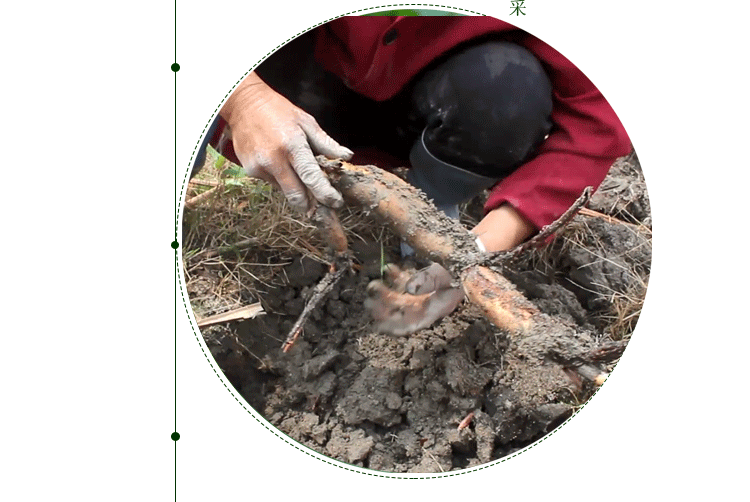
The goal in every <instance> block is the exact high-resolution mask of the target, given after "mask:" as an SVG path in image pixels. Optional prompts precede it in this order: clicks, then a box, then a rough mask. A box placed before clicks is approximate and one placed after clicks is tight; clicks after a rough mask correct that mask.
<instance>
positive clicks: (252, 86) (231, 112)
mask: <svg viewBox="0 0 750 502" xmlns="http://www.w3.org/2000/svg"><path fill="white" fill-rule="evenodd" d="M267 89H270V88H269V87H268V86H267V85H266V83H265V82H263V81H262V80H261V79H260V77H259V76H258V75H257V74H256V73H255V72H250V74H249V75H248V76H247V77H246V78H245V79H244V80H243V81H242V82H240V85H238V86H237V88H236V89H235V90H234V92H232V94H231V95H230V96H229V98H227V100H226V102H225V103H224V106H222V107H221V110H219V115H221V117H222V118H223V119H224V120H226V121H227V123H228V124H229V126H230V127H231V126H232V125H233V124H234V123H235V121H236V119H237V116H238V114H237V113H236V112H237V111H240V112H241V111H242V110H244V109H246V107H247V105H248V103H252V102H258V101H260V100H262V96H263V93H264V92H265V91H266V90H267Z"/></svg>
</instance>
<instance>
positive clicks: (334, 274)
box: [282, 205, 352, 352]
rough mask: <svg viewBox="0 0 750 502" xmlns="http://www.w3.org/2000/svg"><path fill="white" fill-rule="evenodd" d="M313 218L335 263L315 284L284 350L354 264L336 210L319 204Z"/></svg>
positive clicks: (285, 342)
mask: <svg viewBox="0 0 750 502" xmlns="http://www.w3.org/2000/svg"><path fill="white" fill-rule="evenodd" d="M311 218H312V220H313V221H314V222H315V225H317V227H318V229H319V230H320V231H321V232H322V233H323V236H324V237H325V239H326V240H327V241H328V243H329V245H330V247H331V252H332V254H333V263H332V264H331V269H330V271H329V272H328V273H327V274H326V276H325V277H323V280H322V281H320V282H319V283H318V284H317V285H316V286H315V289H314V290H313V293H312V295H311V296H310V299H309V300H307V303H306V304H305V308H304V309H303V310H302V314H300V316H299V318H298V319H297V322H295V323H294V326H292V329H291V330H290V331H289V335H288V336H287V337H286V340H285V341H284V345H283V346H282V350H283V351H284V352H287V351H289V349H291V348H292V346H293V345H294V342H295V341H296V340H297V338H299V335H300V333H301V332H302V328H303V327H304V326H305V322H306V321H307V318H308V317H310V314H312V311H313V310H314V309H315V307H317V305H318V303H320V302H321V301H322V300H323V298H325V296H326V295H327V294H328V293H329V292H330V291H331V290H332V289H333V287H334V286H335V285H336V283H338V282H339V280H340V279H341V278H342V277H343V276H344V274H345V273H346V271H347V270H349V269H350V268H351V264H352V263H351V255H350V254H349V245H348V243H347V240H346V234H345V233H344V228H343V227H342V226H341V222H340V221H339V217H338V215H337V214H336V211H334V210H333V209H331V208H330V207H326V206H323V205H318V206H317V207H316V208H315V210H314V212H313V214H312V215H311Z"/></svg>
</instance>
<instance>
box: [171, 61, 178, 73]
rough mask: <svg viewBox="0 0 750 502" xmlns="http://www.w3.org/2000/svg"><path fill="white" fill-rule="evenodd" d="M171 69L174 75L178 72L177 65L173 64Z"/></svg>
mask: <svg viewBox="0 0 750 502" xmlns="http://www.w3.org/2000/svg"><path fill="white" fill-rule="evenodd" d="M171 68H172V71H173V72H175V73H177V72H178V71H180V65H178V64H177V63H173V64H172V66H171Z"/></svg>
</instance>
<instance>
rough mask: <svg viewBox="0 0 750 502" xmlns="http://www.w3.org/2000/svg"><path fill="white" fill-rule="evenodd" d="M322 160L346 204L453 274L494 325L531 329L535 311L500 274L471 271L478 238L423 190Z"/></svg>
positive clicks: (514, 329)
mask: <svg viewBox="0 0 750 502" xmlns="http://www.w3.org/2000/svg"><path fill="white" fill-rule="evenodd" d="M318 160H319V162H320V163H321V165H322V166H323V167H324V168H325V169H326V170H327V171H328V172H329V174H331V178H332V180H333V182H334V185H335V186H336V187H337V188H338V189H339V190H340V191H341V193H342V194H343V195H344V197H345V198H346V199H347V200H350V201H352V202H354V203H356V204H358V205H360V206H363V207H365V208H368V209H370V210H371V211H373V212H374V213H376V214H377V215H379V216H380V217H381V218H382V219H383V220H384V221H385V222H386V224H388V226H390V227H391V229H392V230H393V231H394V232H395V233H397V234H398V235H399V236H400V237H401V238H403V239H404V240H406V241H407V242H408V243H409V245H410V246H412V247H413V248H414V249H415V250H416V251H417V252H418V253H420V254H422V255H424V256H427V257H429V258H430V259H431V260H434V261H436V262H438V263H440V264H441V265H443V266H444V267H446V268H447V269H450V270H452V271H453V272H454V274H456V275H457V276H458V277H459V278H460V279H461V283H462V285H463V288H464V291H465V292H466V294H467V297H468V298H469V300H470V301H471V302H472V303H474V304H475V305H477V306H479V307H480V308H481V309H482V311H483V312H484V314H485V316H486V317H487V318H488V319H489V320H490V321H491V322H492V323H493V324H495V325H496V326H497V327H499V328H501V329H504V330H506V331H508V332H510V333H511V334H521V333H524V332H526V331H527V330H528V329H529V328H530V327H531V325H532V324H533V321H532V318H533V317H534V316H535V315H537V314H538V310H537V309H536V307H534V305H533V304H532V303H531V302H529V301H528V300H527V299H526V298H525V297H524V296H523V295H522V294H520V293H519V292H518V291H517V290H516V289H515V287H514V286H513V285H512V284H511V283H510V281H508V280H507V279H505V278H504V277H502V276H501V275H500V274H498V273H496V272H493V271H492V270H490V269H488V268H486V267H481V266H477V265H471V264H472V263H477V262H479V261H480V253H479V250H478V249H477V246H476V244H475V242H474V236H473V235H472V234H471V233H470V232H469V231H468V230H466V228H464V227H463V226H462V225H461V224H460V223H459V222H458V221H456V220H453V219H451V218H448V217H447V216H445V215H444V214H443V213H441V212H439V211H437V210H436V209H435V206H434V205H432V203H431V202H429V201H428V200H426V199H425V198H424V196H423V195H422V193H421V192H420V191H419V190H417V189H416V188H414V187H412V186H411V185H409V184H408V183H406V182H405V181H404V180H402V179H401V178H399V177H397V176H396V175H394V174H391V173H389V172H386V171H383V170H382V169H379V168H377V167H374V166H355V165H353V164H349V163H347V162H341V161H329V160H326V159H324V158H321V157H319V158H318Z"/></svg>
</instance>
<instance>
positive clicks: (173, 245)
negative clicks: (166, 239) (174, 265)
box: [172, 241, 180, 249]
mask: <svg viewBox="0 0 750 502" xmlns="http://www.w3.org/2000/svg"><path fill="white" fill-rule="evenodd" d="M178 247H180V243H179V242H177V241H172V249H177V248H178Z"/></svg>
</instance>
